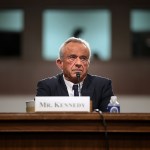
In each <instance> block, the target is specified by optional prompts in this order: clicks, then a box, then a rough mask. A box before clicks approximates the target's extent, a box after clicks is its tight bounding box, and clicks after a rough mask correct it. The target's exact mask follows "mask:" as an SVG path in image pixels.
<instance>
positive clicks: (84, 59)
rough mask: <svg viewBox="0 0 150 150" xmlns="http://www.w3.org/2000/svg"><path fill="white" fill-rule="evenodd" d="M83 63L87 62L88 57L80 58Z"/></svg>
mask: <svg viewBox="0 0 150 150" xmlns="http://www.w3.org/2000/svg"><path fill="white" fill-rule="evenodd" d="M80 59H81V61H87V60H88V58H87V57H80Z"/></svg>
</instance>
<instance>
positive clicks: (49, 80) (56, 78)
mask: <svg viewBox="0 0 150 150" xmlns="http://www.w3.org/2000/svg"><path fill="white" fill-rule="evenodd" d="M61 77H62V74H57V75H56V76H51V77H47V78H44V79H42V80H40V82H44V83H54V82H58V81H59V80H60V78H61Z"/></svg>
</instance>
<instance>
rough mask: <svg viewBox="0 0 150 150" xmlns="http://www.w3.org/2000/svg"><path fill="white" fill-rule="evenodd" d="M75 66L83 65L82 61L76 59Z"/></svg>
mask: <svg viewBox="0 0 150 150" xmlns="http://www.w3.org/2000/svg"><path fill="white" fill-rule="evenodd" d="M75 64H76V65H81V59H80V58H79V57H77V58H76V61H75Z"/></svg>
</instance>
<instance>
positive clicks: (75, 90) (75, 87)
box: [72, 84, 79, 96]
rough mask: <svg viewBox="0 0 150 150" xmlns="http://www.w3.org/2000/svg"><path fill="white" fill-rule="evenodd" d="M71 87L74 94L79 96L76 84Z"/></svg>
mask: <svg viewBox="0 0 150 150" xmlns="http://www.w3.org/2000/svg"><path fill="white" fill-rule="evenodd" d="M72 89H73V90H74V96H79V91H78V84H74V85H73V87H72Z"/></svg>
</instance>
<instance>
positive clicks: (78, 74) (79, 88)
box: [76, 72, 81, 96]
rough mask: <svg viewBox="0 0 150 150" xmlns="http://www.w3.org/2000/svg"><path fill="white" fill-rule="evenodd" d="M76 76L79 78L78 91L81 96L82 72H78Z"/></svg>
mask: <svg viewBox="0 0 150 150" xmlns="http://www.w3.org/2000/svg"><path fill="white" fill-rule="evenodd" d="M76 77H77V79H78V92H79V96H81V87H80V72H77V73H76Z"/></svg>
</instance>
